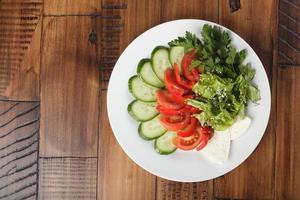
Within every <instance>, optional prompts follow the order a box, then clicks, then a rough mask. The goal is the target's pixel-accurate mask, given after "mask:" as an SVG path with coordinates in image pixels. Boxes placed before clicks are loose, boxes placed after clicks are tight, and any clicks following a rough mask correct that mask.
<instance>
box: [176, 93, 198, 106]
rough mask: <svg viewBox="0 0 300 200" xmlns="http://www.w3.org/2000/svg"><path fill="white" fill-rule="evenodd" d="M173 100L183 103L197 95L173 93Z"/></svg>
mask: <svg viewBox="0 0 300 200" xmlns="http://www.w3.org/2000/svg"><path fill="white" fill-rule="evenodd" d="M172 96H173V100H174V101H175V102H176V103H181V104H183V103H184V102H185V101H186V100H187V99H192V98H194V97H195V95H194V94H187V95H179V94H172Z"/></svg>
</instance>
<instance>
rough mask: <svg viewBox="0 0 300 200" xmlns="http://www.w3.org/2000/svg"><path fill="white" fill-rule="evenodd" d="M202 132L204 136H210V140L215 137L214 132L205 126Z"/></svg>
mask: <svg viewBox="0 0 300 200" xmlns="http://www.w3.org/2000/svg"><path fill="white" fill-rule="evenodd" d="M202 131H203V134H205V135H207V136H208V139H209V140H210V139H211V138H212V137H213V135H214V130H213V129H212V128H211V127H210V126H203V127H202Z"/></svg>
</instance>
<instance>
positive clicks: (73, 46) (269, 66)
mask: <svg viewBox="0 0 300 200" xmlns="http://www.w3.org/2000/svg"><path fill="white" fill-rule="evenodd" d="M229 2H231V3H232V11H234V10H236V11H235V12H231V10H230V7H229ZM238 2H239V1H227V0H151V1H148V0H102V1H101V0H2V3H1V8H0V97H1V101H0V158H1V159H0V199H55V200H59V199H101V200H111V199H112V200H154V199H157V200H161V199H178V200H187V199H189V200H192V199H194V200H196V199H219V200H220V199H260V200H263V199H264V200H269V199H278V200H281V199H291V200H295V199H300V190H299V186H300V152H299V146H298V145H300V134H299V132H300V104H299V100H300V93H299V89H300V78H299V77H298V76H300V68H299V66H300V53H299V52H300V15H299V13H300V1H299V0H256V1H254V0H241V2H240V8H239V5H238ZM234 4H235V5H234ZM234 7H235V8H234ZM180 18H196V19H206V20H210V21H213V22H217V23H219V24H222V25H224V26H226V27H228V28H230V29H232V30H233V31H235V32H237V33H238V34H239V35H241V36H242V37H243V38H244V39H245V40H246V41H247V42H248V43H249V44H250V45H251V46H252V47H253V48H254V50H255V51H256V52H257V54H258V55H259V57H260V58H261V60H262V62H263V64H264V66H265V69H266V71H267V74H268V77H269V81H270V84H271V89H272V111H271V117H270V121H269V125H268V128H267V131H266V133H265V135H264V137H263V139H262V141H261V142H260V144H259V146H258V147H257V149H256V150H255V152H254V153H253V154H252V155H251V156H250V157H249V158H248V159H247V160H246V161H245V162H244V163H243V164H242V165H240V166H239V167H238V168H236V169H235V170H233V171H232V172H230V173H228V174H226V175H224V176H222V177H219V178H217V179H214V180H210V181H206V182H202V183H179V182H173V181H168V180H164V179H162V178H159V177H155V176H153V175H151V174H149V173H148V172H146V171H144V170H143V169H141V168H140V167H138V166H137V165H136V164H135V163H133V162H132V161H131V160H130V159H129V158H128V157H127V156H126V155H125V154H124V152H123V151H122V149H121V148H120V146H119V145H118V144H117V142H116V140H115V138H114V136H113V134H112V131H111V128H110V125H109V122H108V118H107V110H106V94H107V83H108V80H109V76H110V73H111V70H112V68H113V66H114V63H115V61H116V59H117V58H118V56H119V55H120V53H121V52H122V50H123V49H124V48H125V47H126V46H127V45H128V44H129V43H130V42H131V41H132V40H133V39H134V38H135V37H136V36H138V35H139V34H141V33H142V32H143V31H145V30H147V29H149V28H150V27H152V26H154V25H157V24H159V23H162V22H165V21H169V20H174V19H180ZM174 28H176V27H174ZM124 67H126V66H124ZM257 117H259V116H257Z"/></svg>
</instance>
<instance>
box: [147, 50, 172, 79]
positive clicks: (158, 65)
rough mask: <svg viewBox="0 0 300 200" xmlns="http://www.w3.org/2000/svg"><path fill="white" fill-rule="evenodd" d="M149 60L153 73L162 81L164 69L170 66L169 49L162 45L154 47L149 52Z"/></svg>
mask: <svg viewBox="0 0 300 200" xmlns="http://www.w3.org/2000/svg"><path fill="white" fill-rule="evenodd" d="M151 62H152V68H153V71H154V73H155V74H156V75H157V77H158V78H159V79H160V80H161V81H163V80H164V73H165V71H166V69H168V68H172V65H171V63H170V60H169V49H168V48H167V47H164V46H158V47H156V48H155V49H154V50H153V51H152V54H151Z"/></svg>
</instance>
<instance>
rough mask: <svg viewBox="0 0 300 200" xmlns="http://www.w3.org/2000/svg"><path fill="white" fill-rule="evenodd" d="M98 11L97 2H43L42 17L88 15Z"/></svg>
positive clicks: (89, 0)
mask: <svg viewBox="0 0 300 200" xmlns="http://www.w3.org/2000/svg"><path fill="white" fill-rule="evenodd" d="M100 10H101V1H99V0H88V1H82V0H44V15H89V14H92V13H97V12H99V11H100Z"/></svg>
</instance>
